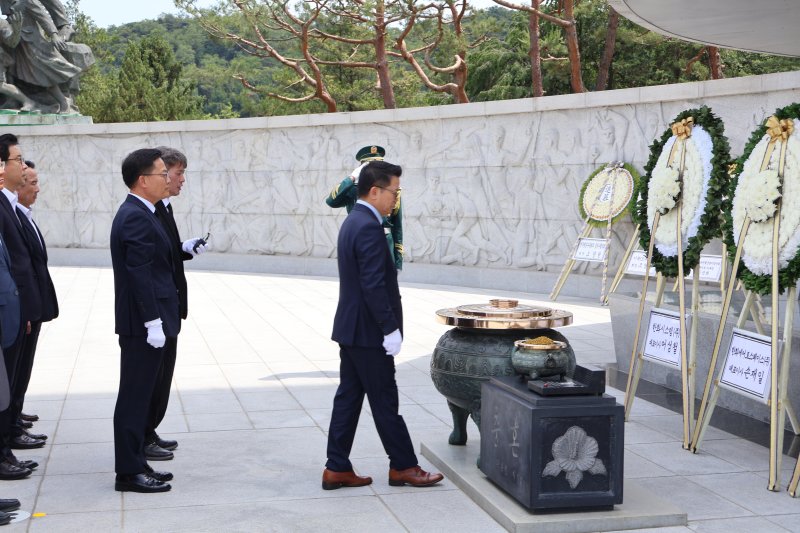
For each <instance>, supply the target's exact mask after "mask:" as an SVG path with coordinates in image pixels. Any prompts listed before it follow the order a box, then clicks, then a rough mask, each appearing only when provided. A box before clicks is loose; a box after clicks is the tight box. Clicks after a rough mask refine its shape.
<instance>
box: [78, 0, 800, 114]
mask: <svg viewBox="0 0 800 533" xmlns="http://www.w3.org/2000/svg"><path fill="white" fill-rule="evenodd" d="M338 1H339V2H340V3H342V5H347V6H350V7H352V5H353V4H352V2H351V0H338ZM191 2H192V0H178V3H179V4H181V5H183V4H187V3H191ZM247 3H248V4H250V5H252V6H256V7H257V8H258V9H263V6H264V5H266V3H267V2H266V0H248V2H247ZM66 4H67V7H68V9H69V10H70V14H71V17H72V20H73V23H74V25H75V27H76V29H77V34H76V37H75V40H76V41H79V42H85V43H86V44H88V45H89V46H91V47H92V50H93V51H94V53H95V57H96V58H97V63H96V65H95V66H93V67H92V68H91V69H89V71H87V72H86V73H84V74H83V76H82V80H81V81H82V86H83V90H82V92H81V94H80V95H79V97H78V101H77V104H78V106H79V107H80V109H81V111H82V112H83V113H85V114H87V115H89V114H90V115H92V116H93V117H94V119H95V121H96V122H103V121H108V120H112V119H113V120H117V119H118V118H119V113H118V112H117V111H118V110H117V109H116V108H117V103H116V102H117V100H116V98H119V96H118V95H119V91H120V90H121V87H120V83H121V80H122V79H123V77H122V75H121V72H120V71H121V69H122V66H123V62H124V61H125V58H126V54H127V52H128V48H129V46H131V45H132V44H134V43H139V42H141V41H142V40H143V39H144V38H145V37H153V38H155V37H159V38H160V39H161V40H162V41H163V42H166V43H168V47H169V48H170V49H171V51H172V54H173V58H172V61H173V62H174V63H175V64H176V65H180V66H182V67H183V68H182V72H181V73H180V77H181V79H182V80H183V81H182V85H181V84H179V85H181V87H183V89H186V88H187V87H194V90H193V91H192V90H190V91H188V92H187V93H185V94H188V95H190V96H192V95H193V96H199V97H201V99H202V103H201V108H200V109H197V108H196V107H193V106H189V107H188V108H187V109H185V110H184V111H183V114H182V115H181V116H183V117H189V116H206V117H230V116H241V117H251V116H271V115H282V114H297V113H309V112H324V111H325V109H324V107H323V106H322V105H321V104H320V103H319V102H304V103H290V102H282V101H279V100H276V99H274V98H270V97H268V96H267V95H266V93H267V92H275V93H278V94H283V95H286V96H292V97H300V96H304V95H307V94H309V90H310V89H309V88H308V87H307V86H304V85H303V84H301V83H296V82H297V76H296V74H295V73H294V72H292V71H291V70H289V69H287V68H286V67H285V66H283V65H280V64H279V63H278V62H277V61H275V60H274V59H265V58H263V57H257V56H254V55H250V54H248V53H246V52H245V51H243V50H242V49H241V48H239V47H237V46H236V45H235V44H234V43H232V42H230V41H226V40H221V39H215V38H212V37H211V36H209V34H208V32H207V31H206V30H205V29H204V28H203V27H202V26H201V24H200V19H198V18H195V17H188V16H174V15H162V16H160V17H159V18H158V19H156V20H143V21H140V22H135V23H130V24H125V25H122V26H116V27H111V28H109V29H107V30H105V29H100V28H97V27H96V26H95V25H94V23H93V22H92V21H91V19H90V18H88V17H86V16H85V15H84V14H82V13H81V11H80V9H79V0H67V2H66ZM305 5H306V4H298V6H297V10H298V11H297V13H300V14H302V12H303V11H302V10H303V9H305V8H304V7H303V6H305ZM557 5H558V2H554V1H548V2H543V6H544V7H543V9H546V10H551V9H554V8H555V7H556V6H557ZM363 9H367V5H366V4H364V7H363ZM575 12H576V19H577V32H578V39H579V45H580V49H581V56H582V57H581V59H582V68H583V79H584V83H585V84H586V86H587V87H588V88H590V89H592V88H593V87H594V85H595V82H596V79H597V69H598V65H599V62H600V58H601V56H602V52H603V47H604V44H605V34H606V28H607V23H608V6H607V4H606V2H605V1H603V0H581V1H580V2H578V3H577V6H576V11H575ZM202 19H203V20H206V21H213V22H214V23H215V24H218V25H220V26H221V27H223V28H225V29H226V30H229V31H231V32H233V33H240V34H245V35H247V34H248V32H250V31H251V30H250V29H249V25H248V24H247V21H246V20H245V19H244V17H242V15H241V13H240V12H239V11H238V9H235V8H233V7H231V5H230V3H228V2H220V4H219V6H217V7H214V8H211V9H206V10H203V11H202ZM257 19H258V21H259V22H260V29H261V31H262V32H263V33H264V35H265V36H266V37H267V38H268V39H269V41H270V43H271V44H272V45H273V46H275V47H276V49H278V51H279V52H281V53H282V54H285V55H287V56H289V57H293V58H299V57H300V56H301V54H300V51H299V50H298V48H297V42H296V41H295V40H294V39H291V38H287V36H286V34H285V33H281V32H278V31H277V30H275V29H273V28H269V27H267V26H266V24H265V22H266V17H265V16H264V15H263V14H262V15H260V16H259V17H257ZM528 20H529V16H528V14H527V13H522V12H516V11H512V10H509V9H506V8H503V7H499V6H494V7H491V8H488V9H482V10H473V11H471V12H470V13H469V14H468V15H467V17H465V19H464V35H463V36H461V37H460V38H459V37H457V36H456V35H455V34H454V33H453V31H452V28H451V27H446V28H445V36H444V39H443V41H442V43H441V45H440V47H439V48H438V49H436V50H435V51H434V52H433V53H432V54H431V58H430V59H431V62H432V63H433V64H435V65H437V66H448V65H450V64H452V61H453V56H454V55H455V54H456V53H459V52H462V51H465V50H466V51H467V56H466V57H467V64H468V67H469V73H468V79H467V94H468V95H469V98H470V100H472V101H489V100H501V99H510V98H524V97H529V96H531V94H532V88H531V72H530V57H529V47H530V40H529V33H528ZM315 24H316V26H315V27H317V28H318V29H321V30H323V31H327V32H330V33H335V34H337V35H344V36H348V37H354V38H362V37H368V36H370V32H371V31H374V30H372V29H371V28H370V26H369V25H368V24H366V25H355V24H352V23H351V22H350V21H349V20H346V19H344V18H340V17H334V16H330V15H328V16H323V17H320V18H319V19H318V20H317V22H316V23H315ZM401 29H402V23H400V24H395V25H392V26H390V28H389V34H388V35H387V43H388V44H387V46H388V47H391V45H392V43H393V41H394V39H395V38H396V37H397V35H398V32H399V31H400V30H401ZM435 30H436V24H435V20H424V19H423V20H420V21H418V22H417V26H416V27H415V28H414V30H413V31H412V32H411V35H410V37H409V43H408V44H409V48H410V49H413V48H415V47H419V46H421V45H422V44H424V43H427V42H430V40H431V39H432V37H433V35H434V34H435ZM540 34H541V40H540V46H541V54H542V59H543V60H542V73H543V86H544V91H545V94H546V95H554V94H565V93H569V92H571V87H570V80H569V78H570V75H569V62H568V61H567V59H566V57H567V49H566V45H565V42H564V36H563V31H562V29H561V28H560V27H558V26H556V25H554V24H552V23H550V22H546V21H541V22H540ZM480 36H486V37H488V40H486V41H485V42H483V43H482V44H480V45H479V46H477V47H474V48H469V49H467V46H468V44H469V43H472V42H474V41H475V40H476V39H477V38H478V37H480ZM314 47H315V48H314V53H315V55H316V56H317V57H318V58H319V59H322V60H327V61H340V60H344V59H348V60H350V61H366V62H369V61H374V50H372V49H371V48H370V47H369V46H355V45H351V44H346V43H340V42H335V41H333V40H330V39H328V40H325V41H321V42H315V43H314ZM701 49H702V46H701V45H696V44H692V43H685V42H682V41H677V40H674V39H667V38H664V37H661V36H659V35H657V34H654V33H651V32H648V31H647V30H644V29H642V28H641V27H638V26H636V25H634V24H633V23H631V22H629V21H627V20H626V19H624V18H621V19H620V23H619V28H618V33H617V41H616V47H615V55H614V61H613V63H612V66H611V71H610V73H609V82H608V83H609V85H608V88H609V89H619V88H625V87H637V86H646V85H655V84H666V83H680V82H684V81H695V80H705V79H708V78H709V77H710V72H709V68H708V66H707V62H708V59H707V57H705V56H704V55H702V54H701V55H700V57H699V60H697V61H696V62H694V63H693V64H692V68H691V71H690V72H688V73H687V69H686V67H687V64H688V63H689V62H690V60H692V58H694V57H696V56H698V53H699V52H700V51H701ZM131 53H133V51H132V52H131ZM720 55H721V59H722V62H723V65H724V72H725V75H726V76H728V77H733V76H744V75H750V74H763V73H769V72H780V71H786V70H792V69H800V59H794V58H784V57H777V56H768V55H762V54H753V53H745V52H739V51H733V50H721V52H720ZM154 57H157V58H161V59H166V56H164V55H160V54H155V56H154ZM142 61H144V60H142ZM389 62H390V71H391V77H392V85H393V88H394V91H395V99H396V102H397V106H398V107H409V106H427V105H440V104H449V103H453V97H452V96H451V95H449V94H446V93H436V92H434V91H431V90H429V89H427V88H426V87H425V86H424V84H423V83H422V82H421V80H420V79H419V78H418V77H417V75H416V74H415V73H414V72H413V71H412V70H411V68H410V66H409V65H408V64H407V63H405V62H404V61H402V60H401V59H399V58H397V57H389ZM133 63H135V64H131V63H130V62H129V64H128V66H127V67H126V68H127V70H128V73H127V74H125V76H124V79H125V80H126V81H125V83H126V84H128V88H127V89H125V91H127V94H132V95H134V96H137V97H139V96H142V95H144V92H141V91H140V92H141V94H139V93H138V92H137V91H135V90H133V88H132V87H131V86H132V85H136V84H140V85H142V86H147V83H145V82H144V81H142V80H138V81H137V80H135V76H136V75H144V74H145V73H146V72H148V69H149V68H150V67H148V68H144V67H143V66H141V65H138V63H139V62H138V61H134V62H133ZM137 65H138V66H137ZM163 69H164V72H165V75H166V72H167V71H168V70H169V68H168V66H164V67H163ZM321 69H322V73H323V75H324V77H325V80H326V83H327V84H328V89H329V90H330V92H331V94H332V95H333V96H334V98H335V99H336V102H337V105H338V108H339V110H341V111H360V110H367V109H380V108H382V107H383V101H382V99H381V95H380V92H379V91H378V90H377V89H376V82H377V78H376V73H375V70H374V69H370V68H358V69H354V68H344V67H341V66H335V65H322V66H321ZM156 70H161V68H158V69H156ZM237 76H241V77H244V78H245V79H247V80H248V81H249V82H250V83H252V84H253V85H254V86H256V87H258V88H259V92H253V91H251V90H249V89H247V88H245V87H244V86H243V85H242V83H241V82H240V81H239V80H237V79H236V77H237ZM431 80H432V81H433V82H434V83H438V84H442V83H447V82H449V81H452V80H451V78H450V75H448V74H433V73H432V74H431ZM140 89H142V87H140ZM153 90H155V89H153ZM115 95H116V96H115ZM189 100H190V101H191V102H196V99H194V98H189ZM173 104H174V102H173ZM173 104H170V105H173ZM133 107H134V108H135V109H132V108H127V109H129V110H130V112H131V113H133V115H135V116H137V117H141V116H153V117H156V116H157V117H166V116H176V114H175V113H176V112H177V111H178V110H176V109H171V110H170V111H167V110H164V109H162V110H159V111H158V112H155V111H154V110H153V112H148V113H145V112H144V111H142V109H143V108H147V107H148V106H147V105H145V104H141V103H140V104H137V105H136V106H133ZM123 118H124V117H123ZM125 119H126V120H138V118H137V119H133V118H130V117H128V118H125Z"/></svg>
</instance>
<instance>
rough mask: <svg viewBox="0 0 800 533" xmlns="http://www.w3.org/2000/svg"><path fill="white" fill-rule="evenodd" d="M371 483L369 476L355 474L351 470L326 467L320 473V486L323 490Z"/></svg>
mask: <svg viewBox="0 0 800 533" xmlns="http://www.w3.org/2000/svg"><path fill="white" fill-rule="evenodd" d="M371 483H372V478H371V477H369V476H357V475H356V473H355V472H353V471H352V470H351V471H350V472H334V471H333V470H328V469H327V468H326V469H325V471H324V472H323V473H322V488H323V489H325V490H333V489H339V488H342V487H363V486H364V485H370V484H371Z"/></svg>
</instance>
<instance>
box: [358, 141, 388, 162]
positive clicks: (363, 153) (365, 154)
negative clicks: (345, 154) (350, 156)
mask: <svg viewBox="0 0 800 533" xmlns="http://www.w3.org/2000/svg"><path fill="white" fill-rule="evenodd" d="M385 155H386V150H384V149H383V146H375V145H373V146H365V147H364V148H362V149H361V150H359V151H358V152H356V159H357V160H358V161H361V162H362V163H366V162H368V161H383V156H385Z"/></svg>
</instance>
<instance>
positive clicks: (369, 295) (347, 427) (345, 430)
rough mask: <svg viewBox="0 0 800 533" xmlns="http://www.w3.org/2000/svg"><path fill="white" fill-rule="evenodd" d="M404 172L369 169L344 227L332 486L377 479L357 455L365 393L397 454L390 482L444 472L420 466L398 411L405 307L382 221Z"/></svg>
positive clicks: (377, 165)
mask: <svg viewBox="0 0 800 533" xmlns="http://www.w3.org/2000/svg"><path fill="white" fill-rule="evenodd" d="M401 174H402V169H401V168H400V167H399V166H397V165H392V164H391V163H387V162H385V161H373V162H371V163H369V164H368V165H367V166H365V167H364V168H363V169H362V170H361V175H360V177H359V181H358V197H359V198H358V201H357V202H356V205H355V206H354V207H353V209H352V211H350V214H349V215H348V216H347V218H346V219H345V221H344V223H343V224H342V228H341V229H340V230H339V240H338V252H339V257H338V262H339V305H338V307H337V308H336V316H335V317H334V319H333V335H332V339H333V340H334V341H336V342H338V343H339V348H340V351H339V357H340V360H341V362H340V366H339V380H340V381H339V388H338V389H337V391H336V396H335V397H334V399H333V413H332V415H331V423H330V429H329V430H328V450H327V454H328V461H327V463H326V465H325V466H326V468H325V471H324V472H323V474H322V488H323V489H325V490H331V489H338V488H340V487H361V486H364V485H369V484H370V483H372V478H370V477H366V476H358V475H356V473H355V472H354V471H353V465H352V464H351V463H350V459H349V456H350V450H351V448H352V446H353V439H354V438H355V433H356V426H357V424H358V418H359V415H360V414H361V406H362V403H363V401H364V394H365V393H366V395H367V399H368V400H369V405H370V408H371V409H372V417H373V418H374V420H375V426H376V428H377V430H378V436H379V437H380V439H381V443H382V444H383V448H384V450H385V451H386V454H387V455H388V456H389V484H390V485H394V486H401V485H405V484H409V485H412V486H415V487H426V486H429V485H433V484H435V483H438V482H439V481H441V480H442V479H443V477H444V476H442V474H432V473H429V472H425V471H424V470H423V469H422V468H420V467H419V465H418V463H417V457H416V455H415V454H414V445H413V444H412V442H411V437H410V436H409V434H408V429H407V428H406V424H405V421H404V420H403V417H402V416H400V414H399V413H398V409H399V401H398V393H397V382H396V381H395V365H394V356H396V355H397V354H398V353H400V347H401V344H402V342H403V334H402V331H403V308H402V305H401V303H400V289H399V287H398V285H397V269H396V267H395V263H394V258H393V257H392V254H391V252H390V251H389V249H388V248H387V247H386V237H385V236H384V231H383V226H382V220H383V217H384V216H387V215H388V214H389V213H390V212H391V210H392V208H393V207H394V205H395V203H396V201H397V197H398V196H399V194H400V175H401Z"/></svg>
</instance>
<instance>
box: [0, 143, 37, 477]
mask: <svg viewBox="0 0 800 533" xmlns="http://www.w3.org/2000/svg"><path fill="white" fill-rule="evenodd" d="M0 160H2V161H3V162H4V164H5V175H4V182H3V189H2V193H1V194H0V234H2V237H3V242H4V243H5V245H6V248H7V251H8V255H9V257H10V258H11V276H12V277H13V278H14V282H15V283H16V285H17V290H18V291H19V299H20V325H21V327H20V330H21V331H20V332H19V336H18V337H17V340H16V342H14V344H12V345H11V346H9V347H8V348H7V349H6V350H4V353H3V355H4V359H5V366H6V372H7V373H8V379H9V383H10V384H11V397H12V398H14V397H15V396H16V395H17V391H18V390H19V387H20V384H21V381H20V376H21V374H22V368H23V366H24V362H25V361H24V353H25V352H24V350H25V341H26V339H27V337H28V334H29V333H30V332H31V327H32V324H34V323H36V322H37V321H39V320H40V319H41V315H42V297H41V293H40V291H39V281H38V280H37V274H36V269H35V268H34V267H33V260H32V259H31V253H30V249H31V243H30V242H29V240H28V235H27V232H26V231H25V229H24V227H23V225H22V221H21V220H20V219H19V215H18V213H17V203H18V194H17V191H18V190H19V189H20V188H21V187H22V186H23V185H24V183H25V173H26V171H27V166H26V165H25V159H24V158H23V157H22V152H21V149H20V147H19V141H18V139H17V137H16V136H14V135H12V134H10V133H6V134H4V135H0ZM19 416H20V406H19V405H17V404H15V403H14V402H13V401H12V403H11V405H10V406H9V407H8V408H7V409H5V410H4V411H2V412H0V439H2V443H0V455H1V456H2V458H1V459H2V461H1V462H0V479H20V478H23V477H27V476H29V475H30V473H31V470H32V469H34V468H36V467H37V466H38V464H37V463H36V462H35V461H20V460H18V459H17V458H16V457H15V456H14V454H13V453H12V451H11V449H12V448H14V449H32V448H41V447H42V446H44V444H45V441H44V440H43V439H37V438H34V437H32V436H30V435H28V434H27V432H26V431H25V429H24V428H23V427H22V426H21V424H20V420H19Z"/></svg>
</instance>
